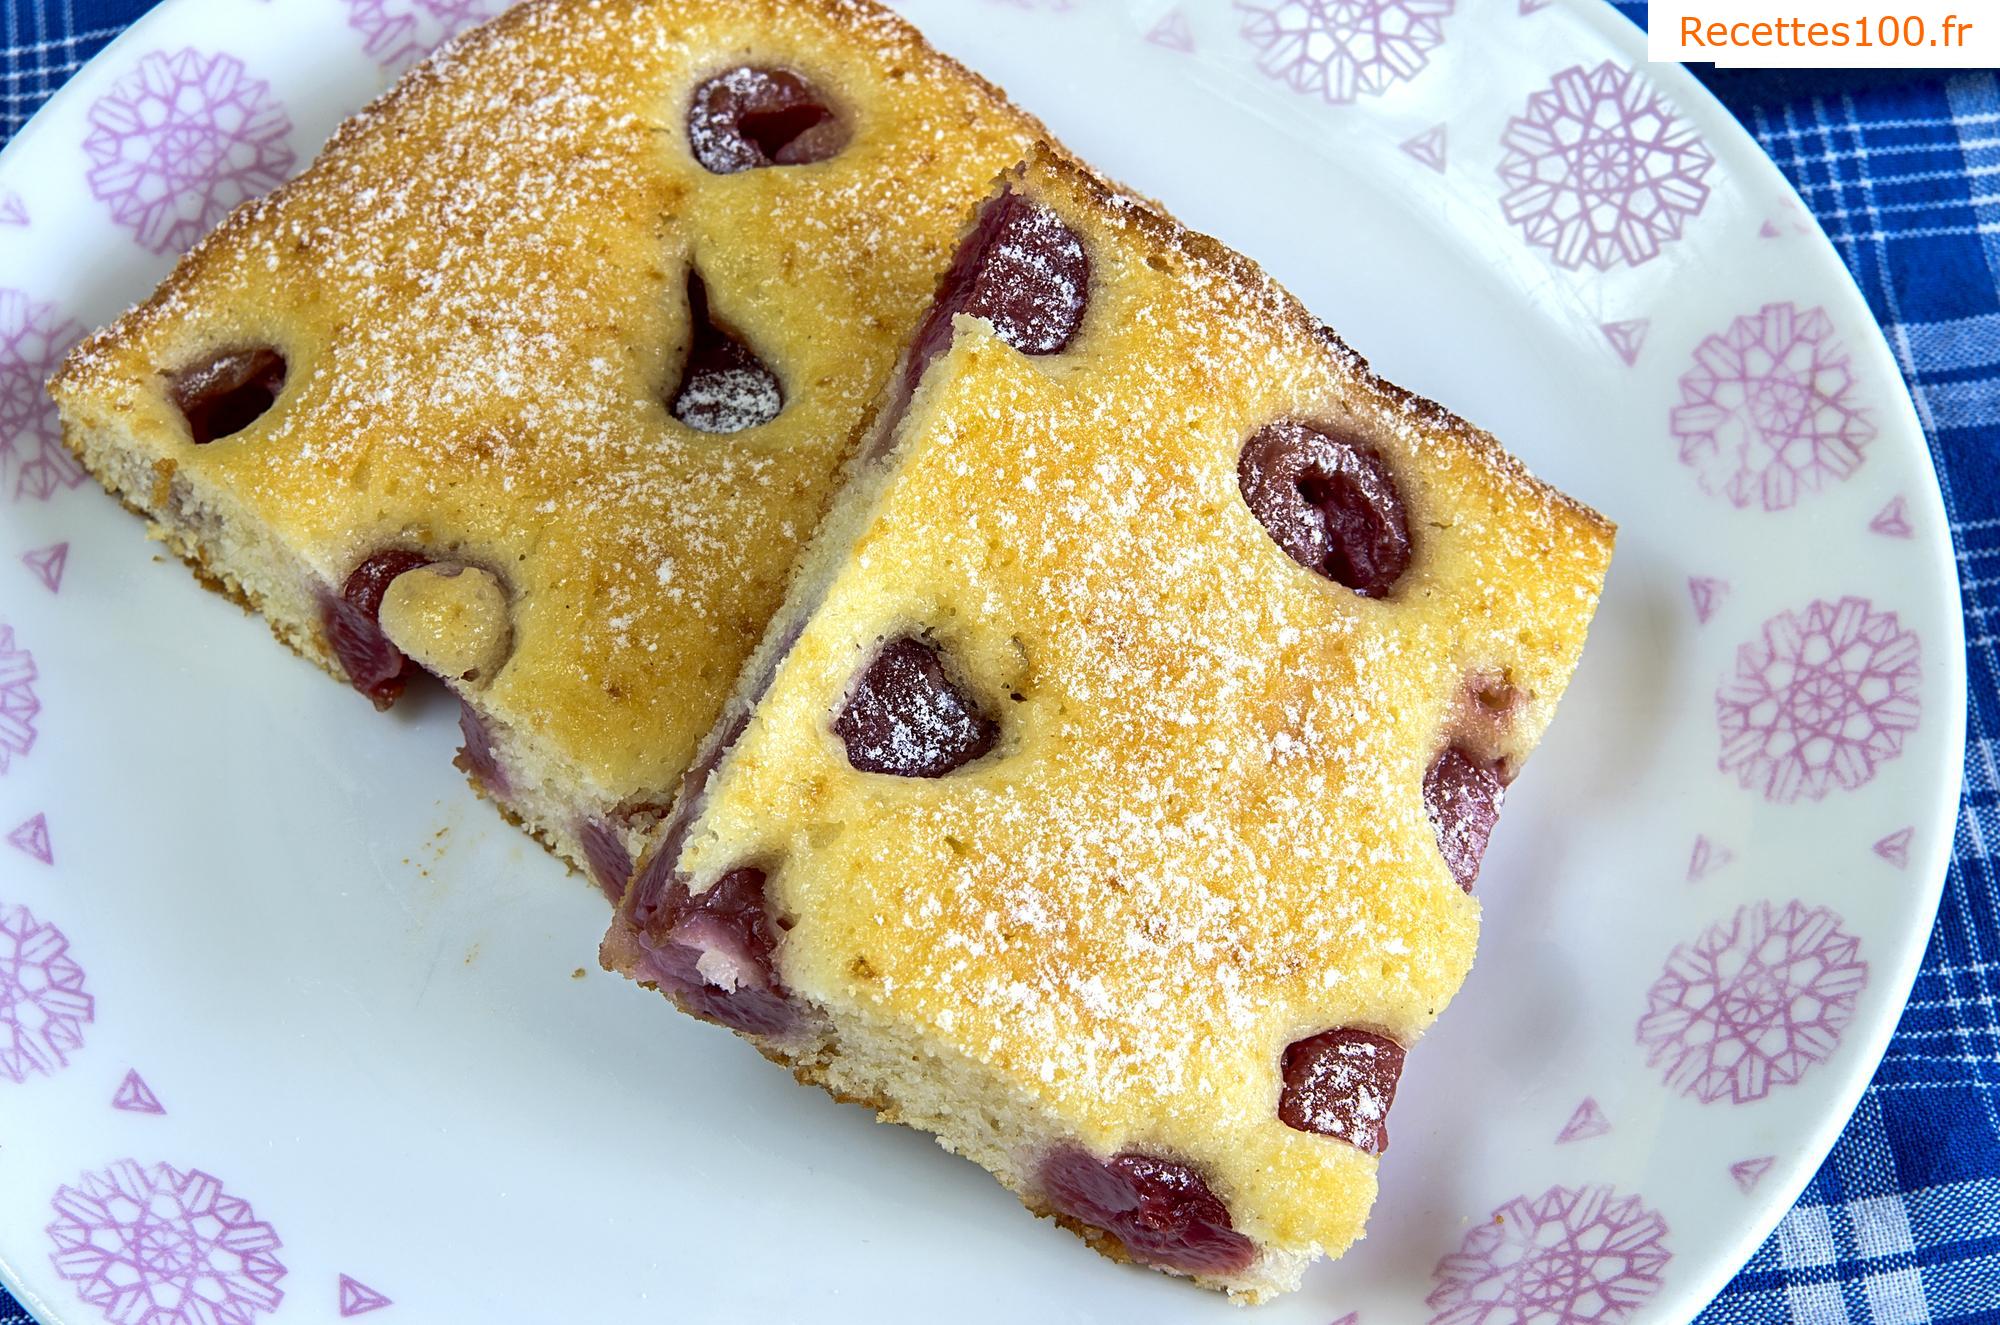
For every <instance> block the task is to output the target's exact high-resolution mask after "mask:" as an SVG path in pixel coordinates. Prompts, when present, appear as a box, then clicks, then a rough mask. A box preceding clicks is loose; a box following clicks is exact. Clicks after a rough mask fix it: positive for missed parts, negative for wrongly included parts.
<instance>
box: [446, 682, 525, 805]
mask: <svg viewBox="0 0 2000 1325" xmlns="http://www.w3.org/2000/svg"><path fill="white" fill-rule="evenodd" d="M458 731H459V735H461V736H463V737H464V738H465V744H464V745H462V746H460V747H459V749H458V761H457V762H458V766H459V767H460V768H462V769H464V770H465V771H466V772H467V773H470V774H471V775H472V776H473V777H475V778H478V779H479V784H480V785H481V786H482V787H484V788H486V790H487V792H488V793H489V794H490V795H493V796H497V797H500V798H501V799H503V800H504V799H505V798H506V796H507V794H508V792H509V791H511V790H512V788H511V787H510V786H509V785H508V782H507V770H506V769H504V768H502V767H500V758H499V756H498V755H496V754H495V753H494V752H493V733H492V731H491V730H489V729H488V728H487V726H486V719H484V718H482V717H480V716H479V712H478V710H476V709H474V708H473V707H472V705H470V704H468V703H466V702H465V701H464V700H462V699H461V700H459V701H458Z"/></svg>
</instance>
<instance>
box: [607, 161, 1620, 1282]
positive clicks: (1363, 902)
mask: <svg viewBox="0 0 2000 1325" xmlns="http://www.w3.org/2000/svg"><path fill="white" fill-rule="evenodd" d="M904 362H905V367H904V369H903V371H902V374H901V378H902V380H901V381H900V382H899V383H898V385H897V387H896V389H895V390H893V391H892V392H891V394H890V395H888V396H887V397H885V403H884V406H883V409H882V411H881V414H880V417H879V420H878V422H877V424H876V434H875V435H874V436H873V437H872V438H870V439H869V441H868V442H867V443H865V449H864V450H863V452H862V459H861V462H860V463H859V464H857V466H856V469H855V472H854V476H853V477H852V478H851V479H850V481H849V483H848V485H847V486H846V488H845V489H844V490H843V492H842V494H841V495H840V497H839V499H838V500H837V501H836V503H835V504H834V506H833V509H832V510H831V511H830V512H829V514H828V515H827V517H826V519H825V520H824V521H823V523H822V525H821V529H820V532H819V534H818V535H817V537H816V538H815V541H814V543H813V546H812V547H811V549H810V550H809V551H808V553H807V554H806V556H805V558H804V559H803V561H802V562H801V563H800V567H799V570H798V572H797V574H796V576H795V578H794V580H793V585H792V588H791V590H790V593H789V596H788V599H787V603H786V606H785V608H784V609H783V610H782V611H781V612H780V613H779V615H778V617H777V618H776V619H775V620H774V621H773V622H772V624H771V626H770V629H769V631H768V633H767V636H766V639H765V642H764V644H763V645H762V646H761V647H760V648H759V650H758V652H757V653H756V654H755V655H753V657H752V659H751V662H750V664H749V666H748V667H747V668H746V669H745V672H744V673H743V676H742V678H741V680H740V682H739V685H738V689H737V691H736V694H735V696H734V697H733V698H732V699H731V701H730V703H729V705H728V706H727V714H728V716H727V718H726V719H725V720H724V721H722V722H721V723H719V724H718V726H717V727H716V728H715V730H714V732H713V733H712V735H711V736H710V738H709V740H708V741H707V742H706V743H705V746H704V751H703V753H702V755H701V756H700V757H699V758H698V759H697V760H696V761H695V763H694V764H693V766H692V768H691V772H690V776H689V779H688V781H687V782H686V783H685V784H684V788H683V791H682V793H681V796H680V798H679V800H678V801H677V803H676V805H675V807H674V809H673V811H672V813H671V814H670V815H669V817H668V819H667V821H666V823H665V824H664V826H663V829H662V831H661V833H660V835H659V836H658V838H657V839H656V840H655V841H654V842H653V843H652V844H651V845H650V846H649V848H648V850H647V853H646V855H645V857H644V859H643V860H642V862H641V864H640V866H639V870H638V873H637V877H636V881H635V883H634V884H633V886H632V887H631V888H630V889H628V890H627V894H626V897H625V899H624V901H623V903H622V904H621V907H620V911H619V915H618V918H617V920H616V921H615V922H614V924H613V926H612V928H611V930H610V932H609V933H608V934H607V935H606V937H605V943H604V948H603V957H604V960H605V964H606V965H607V966H609V967H611V968H612V969H614V970H620V971H623V972H625V973H627V974H629V975H630V976H632V977H633V978H634V979H637V980H640V981H642V982H645V983H650V984H653V985H655V986H657V987H659V988H660V989H661V990H662V991H663V992H665V993H667V994H669V995H670V996H671V997H673V998H674V1000H675V1001H676V1002H678V1003H679V1004H680V1005H681V1006H682V1007H683V1008H685V1009H687V1010H689V1011H692V1012H694V1013H695V1014H696V1015H699V1016H703V1017H706V1018H708V1019H709V1020H712V1021H719V1022H721V1023H723V1024H724V1025H727V1026H730V1027H732V1028H734V1029H736V1030H737V1031H739V1033H742V1034H744V1035H746V1036H748V1037H749V1038H750V1039H752V1040H754V1041H755V1042H756V1044H757V1047H758V1048H759V1049H760V1050H762V1051H763V1052H764V1053H765V1054H766V1055H767V1056H769V1057H771V1058H774V1059H776V1060H777V1061H778V1062H780V1063H782V1064H783V1065H785V1066H786V1067H788V1068H790V1069H791V1070H792V1071H793V1072H794V1073H795V1074H796V1075H797V1076H798V1077H799V1078H800V1079H802V1080H806V1081H812V1082H817V1083H819V1084H821V1085H823V1086H824V1087H826V1089H828V1090H829V1091H831V1092H832V1093H833V1094H834V1095H836V1096H838V1097H840V1098H843V1099H857V1100H866V1101H869V1102H871V1103H873V1104H874V1105H875V1106H876V1107H877V1108H878V1109H880V1110H881V1111H882V1115H883V1116H884V1117H885V1118H891V1119H894V1120H896V1121H899V1122H902V1123H906V1124H908V1125H911V1126H914V1127H919V1128H923V1129H925V1130H927V1131H931V1132H934V1133H936V1134H937V1135H938V1136H939V1138H940V1139H941V1140H942V1142H943V1143H944V1144H945V1146H946V1148H947V1149H949V1150H951V1151H953V1152H954V1153H956V1154H960V1155H964V1156H967V1157H969V1158H971V1159H973V1160H974V1161H976V1162H978V1163H980V1164H982V1165H984V1166H986V1167H987V1168H988V1169H990V1170H991V1171H992V1172H993V1173H994V1174H995V1176H996V1177H998V1178H999V1179H1000V1181H1002V1182H1003V1183H1005V1184H1006V1185H1007V1186H1008V1187H1010V1188H1011V1189H1012V1190H1013V1191H1014V1192H1015V1193H1016V1194H1017V1195H1018V1196H1019V1197H1020V1199H1021V1200H1022V1201H1023V1202H1024V1203H1025V1204H1026V1205H1027V1206H1029V1208H1031V1209H1034V1210H1037V1211H1040V1212H1043V1213H1048V1214H1052V1215H1054V1216H1055V1217H1056V1218H1057V1219H1058V1220H1059V1221H1060V1222H1062V1223H1063V1224H1064V1225H1065V1226H1067V1227H1070V1228H1072V1229H1073V1230H1075V1231H1078V1232H1080V1233H1081V1234H1083V1235H1084V1236H1085V1237H1086V1238H1087V1239H1088V1240H1089V1241H1090V1242H1091V1244H1092V1245H1093V1246H1095V1247H1097V1248H1098V1249H1099V1250H1100V1251H1103V1252H1105V1253H1107V1254H1109V1255H1112V1256H1114V1257H1116V1258H1119V1259H1124V1260H1129V1261H1134V1262H1137V1263H1140V1264H1143V1265H1147V1266H1150V1267H1153V1268H1155V1269H1158V1270H1162V1271H1165V1272H1167V1273H1170V1274H1177V1275H1183V1276H1187V1277H1189V1278H1192V1279H1194V1280H1195V1281H1196V1282H1198V1283H1200V1284H1203V1285H1205V1286H1208V1287H1212V1288H1218V1289H1223V1290H1226V1291H1228V1292H1230V1293H1233V1294H1237V1295H1240V1296H1243V1297H1245V1298H1248V1299H1252V1300H1256V1299H1261V1298H1265V1297H1268V1296H1270V1295H1272V1294H1275V1293H1279V1292H1283V1291H1285V1290H1287V1289H1288V1288H1290V1287H1292V1286H1294V1285H1296V1283H1297V1282H1298V1278H1299V1275H1300V1274H1301V1272H1302V1271H1303V1269H1304V1267H1305V1266H1306V1265H1307V1264H1308V1263H1309V1262H1310V1261H1311V1260H1313V1259H1314V1258H1315V1257H1317V1256H1320V1255H1338V1254H1340V1253H1341V1252H1342V1251H1343V1250H1345V1249H1346V1247H1347V1246H1348V1245H1350V1244H1351V1243H1352V1242H1353V1241H1354V1239H1355V1238H1356V1237H1358V1236H1359V1235H1360V1233H1361V1231H1362V1229H1363V1226H1364V1223H1365V1220H1366V1217H1367V1214H1368V1209H1369V1206H1370V1203H1371V1201H1372V1199H1373V1195H1374V1191H1375V1181H1376V1173H1377V1170H1378V1166H1379V1165H1380V1164H1382V1163H1385V1162H1393V1158H1392V1157H1391V1156H1389V1155H1388V1154H1387V1148H1388V1140H1389V1127H1388V1119H1389V1113H1390V1109H1391V1106H1392V1104H1393V1102H1394V1100H1395V1098H1396V1094H1397V1088H1398V1084H1399V1082H1400V1078H1401V1073H1402V1067H1403V1064H1404V1061H1405V1056H1406V1054H1407V1053H1408V1052H1412V1051H1415V1048H1414V1047H1415V1046H1416V1045H1417V1044H1418V1043H1419V1041H1420V1039H1421V1037H1422V1035H1423V1033H1424V1031H1425V1030H1426V1028H1427V1027H1428V1026H1429V1025H1430V1023H1431V1021H1432V1020H1433V1018H1435V1017H1436V1016H1437V1015H1438V1014H1439V1013H1440V1012H1441V1011H1443V1010H1444V1009H1445V1007H1446V1005H1447V1004H1448V1003H1449V1002H1450V1001H1451V998H1452V996H1453V994H1454V993H1455V992H1456V990H1457V989H1458V987H1459V984H1460V983H1461V981H1462V980H1463V979H1464V976H1465V973H1466V971H1467V970H1468V969H1469V967H1470V964H1471V961H1472V955H1473V950H1474V946H1475V942H1476V937H1477V933H1478V928H1479V918H1480V906H1481V904H1480V902H1479V901H1478V900H1477V899H1475V898H1474V897H1473V896H1472V895H1471V893H1470V891H1469V884H1470V881H1471V878H1472V876H1473V875H1474V874H1476V872H1477V869H1478V865H1479V858H1480V855H1481V854H1482V852H1483V849H1484V846H1485V842H1486V840H1487V837H1488V836H1489V835H1490V834H1491V832H1492V829H1493V824H1494V821H1495V819H1496V817H1497V814H1498V806H1499V799H1500V793H1501V790H1502V788H1503V787H1504V785H1505V781H1506V779H1507V778H1509V777H1511V776H1513V775H1514V773H1515V772H1516V771H1518V770H1519V769H1520V768H1521V765H1522V762H1523V761H1524V760H1525V759H1526V758H1527V756H1528V754H1529V752H1530V751H1532V749H1533V748H1534V746H1535V744H1536V743H1537V741H1538V740H1539V739H1540V737H1541V734H1542V732H1543V731H1544V730H1545V729H1546V727H1547V725H1548V723H1549V721H1550V719H1551V717H1552V716H1553V714H1554V709H1555V703H1556V701H1557V699H1558V698H1559V697H1560V696H1561V694H1562V691H1563V688H1564V686H1565V684H1566V683H1567V681H1568V679H1569V676H1570V673H1571V670H1572V669H1573V668H1574V666H1575V664H1576V661H1577V658H1578V656H1579V654H1580V652H1581V650H1582V647H1583V641H1584V636H1585V633H1586V630H1587V628H1588V625H1589V622H1590V619H1591V615H1592V613H1593V611H1594V609H1595V605H1596V600H1597V595H1598V592H1599V590H1600V586H1601V584H1602V579H1603V574H1604V570H1605V567H1606V564H1607V563H1608V560H1609V557H1610V551H1611V542H1612V530H1611V527H1610V526H1609V525H1608V524H1607V523H1606V522H1605V521H1604V520H1603V519H1602V518H1601V517H1599V516H1597V515H1596V514H1595V513H1593V512H1591V511H1589V510H1588V509H1586V508H1584V507H1582V506H1580V505H1577V504H1576V503H1574V502H1571V501H1569V500H1568V499H1567V498H1564V497H1562V496H1561V495H1560V494H1558V493H1556V492H1554V491H1553V490H1552V489H1549V488H1547V487H1546V486H1544V485H1542V484H1540V483H1538V482H1536V481H1535V480H1533V479H1531V478H1529V477H1528V476H1527V474H1526V473H1525V471H1524V470H1522V469H1521V468H1520V467H1519V466H1518V465H1517V464H1516V463H1514V462H1513V461H1512V460H1510V459H1508V458H1506V457H1505V456H1504V455H1503V454H1501V453H1500V452H1499V451H1498V448H1497V446H1496V445H1495V444H1494V443H1493V442H1492V440H1491V439H1490V438H1488V437H1486V436H1484V435H1483V434H1481V433H1478V432H1477V431H1476V430H1475V429H1473V428H1472V427H1471V426H1470V425H1469V424H1466V423H1464V422H1462V421H1461V420H1458V419H1456V418H1454V417H1453V416H1451V415H1450V414H1448V413H1446V412H1445V411H1444V410H1443V409H1441V408H1440V407H1437V406H1434V405H1431V404H1429V403H1428V402H1419V401H1417V400H1416V399H1415V398H1414V397H1411V396H1409V395H1408V394H1407V393H1405V392H1403V391H1401V390H1399V389H1397V388H1395V387H1393V386H1391V385H1389V384H1388V383H1386V382H1383V381H1381V380H1380V379H1379V378H1377V377H1375V376H1373V375H1372V374H1371V373H1369V372H1368V371H1367V369H1366V368H1365V366H1364V365H1363V364H1362V362H1361V361H1360V360H1359V359H1358V357H1356V356H1354V355H1353V354H1352V353H1350V352H1349V351H1347V350H1346V348H1345V347H1344V346H1342V345H1340V343H1339V342H1338V340H1337V338H1334V337H1332V336H1331V334H1330V333H1328V332H1326V331H1325V330H1324V328H1322V327H1321V325H1320V324H1319V323H1318V322H1317V321H1316V320H1315V319H1313V318H1312V317H1310V316H1309V315H1308V314H1306V312H1305V311H1304V310H1303V309H1301V308H1300V307H1299V306H1298V305H1297V304H1296V303H1295V302H1294V301H1292V300H1291V298H1290V296H1288V295H1286V294H1285V293H1284V292H1283V291H1281V290H1279V289H1278V288H1277V287H1276V286H1275V285H1273V284H1272V283H1271V282H1270V281H1269V279H1268V278H1267V277H1265V276H1264V275H1263V274H1262V273H1261V272H1259V271H1258V270H1257V269H1256V268H1255V267H1254V266H1252V265H1251V264H1250V263H1249V262H1248V261H1247V260H1245V259H1242V258H1240V257H1238V256H1236V255H1235V254H1232V253H1229V252H1228V251H1227V250H1224V249H1222V248H1221V246H1219V245H1217V244H1215V243H1214V242H1213V241H1210V240H1206V239H1203V238H1201V237H1199V236H1194V235H1190V234H1188V233H1187V232H1186V231H1184V230H1182V229H1180V228H1179V227H1178V226H1176V225H1175V224H1174V223H1173V222H1172V221H1171V220H1169V219H1168V218H1166V217H1164V216H1162V215H1160V214H1159V213H1157V212H1155V211H1153V210H1152V209H1151V208H1149V207H1148V206H1147V205H1146V204H1144V203H1142V202H1139V201H1137V200H1134V199H1132V198H1131V197H1129V196H1127V195H1124V194H1122V193H1121V192H1119V191H1117V190H1115V189H1112V188H1111V187H1110V186H1109V185H1107V184H1105V183H1104V182H1103V181H1102V180H1100V179H1098V178H1097V177H1096V176H1094V175H1091V174H1090V173H1088V172H1087V171H1085V170H1083V169H1081V168H1079V167H1077V166H1075V165H1074V164H1073V163H1070V162H1067V161H1066V160H1064V159H1062V158H1060V157H1057V156H1055V155H1053V154H1047V153H1038V154H1036V155H1034V156H1033V157H1032V158H1031V159H1030V160H1029V162H1028V163H1027V164H1025V165H1024V166H1023V167H1022V168H1021V169H1020V170H1018V171H1014V172H1009V173H1008V174H1007V175H1006V176H1005V177H1004V178H1003V180H1002V182H1001V184H1000V186H999V188H998V190H997V191H996V192H995V194H994V195H993V197H992V199H991V200H990V201H989V202H988V203H987V204H986V206H985V207H984V208H982V209H981V210H980V211H979V212H978V213H976V214H975V216H974V217H973V219H972V222H971V224H970V226H969V227H968V232H967V234H966V235H965V237H964V238H963V240H962V241H961V242H960V244H959V247H958V250H957V256H956V257H955V258H954V260H953V263H952V266H951V268H950V271H949V272H948V273H947V275H946V276H945V278H944V279H943V280H941V281H940V282H939V283H938V286H937V293H936V301H935V304H934V306H933V309H932V311H931V313H929V314H928V315H926V316H924V317H923V318H921V319H920V320H919V322H918V324H917V329H916V331H915V333H914V336H913V339H912V341H911V344H910V347H909V350H908V352H907V354H906V356H905V360H904ZM1469 678H1470V679H1469ZM1480 678H1489V679H1485V680H1482V679H1480ZM1489 701H1490V702H1489ZM1440 752H1442V753H1440ZM1461 885H1468V886H1461ZM711 897H712V898H713V899H714V900H704V899H709V898H711ZM780 916H782V917H783V918H784V923H782V924H780V923H778V922H777V921H776V919H775V917H780ZM1417 1144H1421V1142H1420V1141H1419V1140H1418V1139H1416V1138H1406V1139H1405V1140H1403V1141H1401V1142H1400V1143H1399V1148H1400V1149H1402V1150H1408V1149H1410V1148H1411V1147H1412V1146H1413V1145H1417Z"/></svg>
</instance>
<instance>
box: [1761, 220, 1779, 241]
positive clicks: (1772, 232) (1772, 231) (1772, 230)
mask: <svg viewBox="0 0 2000 1325" xmlns="http://www.w3.org/2000/svg"><path fill="white" fill-rule="evenodd" d="M1782 233H1783V232H1782V231H1780V230H1779V229H1778V223H1777V222H1776V221H1766V222H1764V224H1762V225H1760V226H1758V227H1757V237H1758V238H1759V239H1776V238H1777V237H1778V236H1779V235H1780V234H1782Z"/></svg>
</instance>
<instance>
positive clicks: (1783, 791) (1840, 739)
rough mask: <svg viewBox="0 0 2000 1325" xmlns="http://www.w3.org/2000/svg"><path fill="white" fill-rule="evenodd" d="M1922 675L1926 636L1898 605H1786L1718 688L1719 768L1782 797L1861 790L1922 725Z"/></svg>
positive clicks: (1860, 601)
mask: <svg viewBox="0 0 2000 1325" xmlns="http://www.w3.org/2000/svg"><path fill="white" fill-rule="evenodd" d="M1920 680H1921V667H1920V657H1919V649H1918V645H1917V637H1916V636H1915V635H1914V634H1912V633H1911V632H1909V631H1907V630H1904V629H1903V628H1902V627H1901V626H1900V625H1899V624H1898V623H1897V621H1896V614H1895V613H1894V612H1878V611H1876V610H1875V608H1874V606H1873V605H1872V604H1871V603H1869V602H1868V600H1867V599H1865V598H1843V599H1841V600H1840V601H1838V602H1828V601H1827V600H1825V599H1820V600H1817V601H1815V602H1813V603H1812V604H1811V605H1809V606H1808V607H1807V608H1806V609H1805V611H1804V612H1799V613H1794V612H1780V613H1778V615H1776V616H1774V617H1772V618H1771V619H1770V620H1769V621H1766V622H1765V623H1764V634H1763V637H1762V638H1761V639H1756V640H1752V641H1750V642H1749V643H1747V644H1745V645H1743V646H1742V647H1740V648H1739V649H1737V651H1736V675H1735V676H1734V677H1732V678H1731V679H1730V680H1728V681H1726V682H1724V683H1723V685H1722V688H1721V689H1719V690H1717V691H1716V692H1715V712H1716V722H1717V726H1718V727H1719V728H1720V730H1721V734H1722V754H1721V757H1720V761H1719V763H1720V767H1721V768H1722V770H1723V771H1724V772H1727V773H1734V774H1736V778H1737V781H1739V782H1741V783H1742V784H1743V785H1744V786H1745V787H1749V788H1752V789H1753V790H1756V791H1758V792H1761V793H1762V794H1763V795H1764V797H1765V799H1767V800H1771V801H1775V802H1777V803H1779V804H1789V803H1791V802H1793V801H1796V800H1798V799H1799V798H1800V797H1801V796H1803V797H1806V798H1807V799H1809V800H1820V799H1822V798H1824V797H1825V795H1826V794H1827V792H1828V791H1830V790H1831V789H1832V788H1834V787H1835V786H1840V787H1844V788H1848V789H1850V790H1851V789H1853V788H1855V787H1858V786H1860V785H1861V784H1862V783H1864V782H1866V781H1868V780H1869V779H1870V778H1872V777H1874V776H1875V770H1876V768H1877V767H1878V766H1880V765H1881V764H1882V763H1884V762H1885V761H1887V760H1890V759H1894V758H1895V757H1896V756H1897V755H1899V754H1901V753H1902V750H1903V740H1904V738H1905V737H1906V736H1908V735H1909V734H1910V733H1911V732H1912V731H1914V730H1916V726H1917V716H1918V713H1919V710H1920V700H1919V697H1918V686H1919V682H1920Z"/></svg>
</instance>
